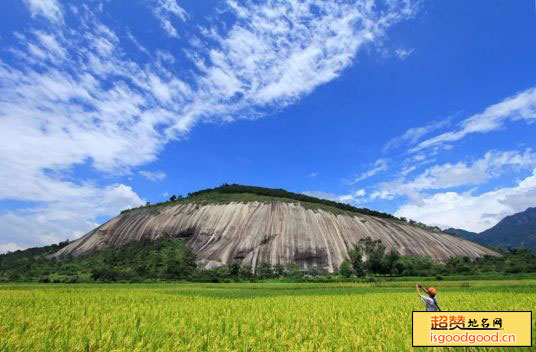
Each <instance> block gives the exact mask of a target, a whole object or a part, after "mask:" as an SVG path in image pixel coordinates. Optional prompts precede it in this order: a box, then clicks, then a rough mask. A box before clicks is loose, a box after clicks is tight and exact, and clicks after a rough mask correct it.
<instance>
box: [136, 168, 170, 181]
mask: <svg viewBox="0 0 536 352" xmlns="http://www.w3.org/2000/svg"><path fill="white" fill-rule="evenodd" d="M139 174H140V175H142V176H143V177H145V178H146V179H148V180H149V181H152V182H157V181H162V180H165V179H166V176H167V175H166V173H165V172H163V171H143V170H142V171H139Z"/></svg>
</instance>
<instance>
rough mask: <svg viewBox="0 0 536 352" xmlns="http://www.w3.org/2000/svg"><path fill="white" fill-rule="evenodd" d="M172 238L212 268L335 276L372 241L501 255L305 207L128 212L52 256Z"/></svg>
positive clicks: (392, 224)
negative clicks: (268, 267)
mask: <svg viewBox="0 0 536 352" xmlns="http://www.w3.org/2000/svg"><path fill="white" fill-rule="evenodd" d="M167 236H173V237H181V238H184V239H185V241H186V244H187V245H188V246H190V248H192V249H193V251H194V253H195V254H196V255H197V259H198V264H199V265H200V266H201V267H205V268H214V267H218V266H220V265H225V264H229V263H231V262H233V261H240V262H241V263H242V264H249V265H251V266H252V267H253V268H255V266H257V265H258V264H259V263H262V262H269V263H272V264H276V263H281V264H283V265H288V264H291V263H295V264H298V265H300V266H302V267H305V268H306V267H311V266H315V265H316V266H319V267H322V268H325V269H326V270H328V271H330V272H331V271H334V270H336V269H337V268H338V267H339V265H340V264H341V263H342V261H343V260H344V259H345V258H346V257H347V253H348V249H349V248H351V247H352V246H353V245H354V244H355V243H357V242H358V241H359V239H361V238H365V237H367V236H369V237H371V238H372V239H379V240H381V241H382V243H383V244H384V245H385V246H386V248H387V250H390V249H392V248H394V249H395V250H397V251H398V252H399V253H400V254H402V255H423V256H430V257H431V258H432V259H434V260H436V261H445V260H446V259H448V258H449V257H452V256H469V257H473V258H474V257H478V256H482V255H496V253H495V252H493V251H491V250H489V249H487V248H485V247H482V246H480V245H478V244H475V243H473V242H470V241H467V240H463V239H461V238H458V237H455V236H451V235H448V234H445V233H440V232H435V231H430V230H426V229H423V228H420V227H417V226H412V225H409V224H406V223H403V222H401V221H397V220H394V219H386V218H381V217H375V216H369V215H364V214H358V213H350V212H342V211H341V212H337V211H329V210H326V209H322V208H316V209H315V208H314V207H310V206H306V205H304V204H302V203H300V202H284V201H252V202H230V203H226V204H222V203H196V202H187V203H177V204H172V205H163V206H157V207H145V208H140V209H134V210H130V211H127V212H124V213H122V214H121V215H119V216H117V217H115V218H113V219H112V220H110V221H108V222H107V223H105V224H103V225H101V226H99V227H97V228H96V229H94V230H93V231H91V232H89V233H88V234H86V235H85V236H83V237H81V238H80V239H78V240H76V241H74V242H72V243H70V244H69V245H67V246H66V247H64V248H62V249H61V250H60V251H58V252H57V253H55V254H54V256H56V257H61V256H64V255H75V256H77V255H83V254H87V253H91V252H92V251H95V250H99V249H102V248H105V247H109V246H120V245H123V244H126V243H129V242H132V241H139V240H143V239H151V240H154V239H159V238H163V237H167Z"/></svg>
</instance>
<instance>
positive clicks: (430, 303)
mask: <svg viewBox="0 0 536 352" xmlns="http://www.w3.org/2000/svg"><path fill="white" fill-rule="evenodd" d="M415 287H416V288H417V295H418V296H419V297H420V298H421V301H423V303H424V304H425V305H426V311H427V312H440V311H441V309H440V308H439V304H438V303H437V298H436V294H437V291H436V289H435V288H433V287H430V288H426V287H422V286H421V285H419V284H417V285H416V286H415ZM419 289H421V290H423V291H424V292H426V294H428V297H426V296H424V295H421V292H420V291H419Z"/></svg>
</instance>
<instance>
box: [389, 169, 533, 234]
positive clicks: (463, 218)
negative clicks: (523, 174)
mask: <svg viewBox="0 0 536 352" xmlns="http://www.w3.org/2000/svg"><path fill="white" fill-rule="evenodd" d="M473 193H474V191H469V192H463V193H459V192H444V193H436V194H434V195H432V196H429V197H425V198H422V199H421V201H420V202H419V203H409V204H405V205H403V206H401V207H400V208H399V209H398V210H397V211H396V213H395V215H396V216H403V217H406V218H411V219H415V220H418V221H421V222H423V223H427V224H433V225H440V226H442V227H456V228H461V229H465V230H469V231H475V232H481V231H483V230H486V229H488V228H490V227H492V226H494V225H495V224H497V223H498V222H499V221H500V220H501V219H503V218H504V217H505V216H508V215H511V214H514V213H517V212H520V211H524V210H525V209H526V208H528V207H531V206H534V205H535V199H536V169H534V171H533V174H532V175H531V176H529V177H527V178H525V179H524V180H522V181H520V182H519V183H518V184H517V185H516V186H514V187H510V188H499V189H496V190H493V191H489V192H484V193H482V194H479V195H475V194H473Z"/></svg>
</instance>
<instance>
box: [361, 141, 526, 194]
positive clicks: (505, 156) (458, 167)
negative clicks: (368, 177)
mask: <svg viewBox="0 0 536 352" xmlns="http://www.w3.org/2000/svg"><path fill="white" fill-rule="evenodd" d="M533 167H536V153H534V152H533V151H532V150H531V149H526V150H525V151H524V152H519V151H503V152H501V151H493V150H492V151H489V152H487V153H486V154H485V155H484V157H483V158H481V159H478V160H476V161H474V162H473V163H467V162H458V163H455V164H451V163H446V164H442V165H435V166H432V167H430V168H428V169H426V170H425V171H424V172H422V173H421V174H420V175H418V176H416V177H415V178H414V179H413V180H411V181H408V180H406V179H404V178H401V179H399V180H395V181H390V182H383V183H380V184H379V185H378V187H377V188H378V189H377V190H376V191H375V192H373V193H372V195H371V199H377V198H380V199H393V198H394V197H395V196H400V195H406V196H409V197H410V198H412V199H420V198H421V197H422V195H421V192H422V191H429V190H438V189H448V188H454V187H459V186H474V185H481V184H484V183H486V182H487V181H489V180H490V179H492V178H495V177H497V176H500V175H501V174H503V173H505V172H506V171H515V170H523V169H532V168H533Z"/></svg>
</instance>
